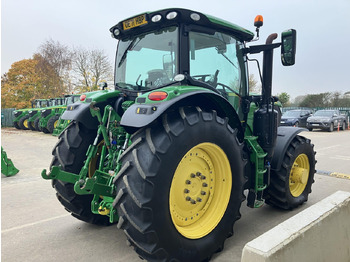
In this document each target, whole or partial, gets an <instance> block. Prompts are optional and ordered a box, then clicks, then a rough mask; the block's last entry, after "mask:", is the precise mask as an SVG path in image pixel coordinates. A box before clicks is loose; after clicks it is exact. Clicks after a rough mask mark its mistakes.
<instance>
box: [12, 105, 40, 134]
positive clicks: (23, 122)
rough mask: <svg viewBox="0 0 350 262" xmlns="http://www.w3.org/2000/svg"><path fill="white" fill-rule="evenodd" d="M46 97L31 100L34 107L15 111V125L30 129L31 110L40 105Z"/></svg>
mask: <svg viewBox="0 0 350 262" xmlns="http://www.w3.org/2000/svg"><path fill="white" fill-rule="evenodd" d="M42 100H44V99H35V100H33V101H32V102H31V104H32V108H24V109H18V110H15V111H13V115H14V117H15V119H14V120H13V125H14V127H15V128H17V129H23V130H28V129H29V123H28V119H29V111H31V110H33V108H36V107H37V106H38V105H40V103H41V101H42Z"/></svg>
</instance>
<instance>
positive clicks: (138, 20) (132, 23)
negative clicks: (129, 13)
mask: <svg viewBox="0 0 350 262" xmlns="http://www.w3.org/2000/svg"><path fill="white" fill-rule="evenodd" d="M147 23H148V22H147V20H146V15H145V14H143V15H139V16H136V17H134V18H131V19H129V20H126V21H124V22H123V28H124V30H129V29H131V28H134V27H138V26H140V25H145V24H147Z"/></svg>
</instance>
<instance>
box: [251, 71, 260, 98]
mask: <svg viewBox="0 0 350 262" xmlns="http://www.w3.org/2000/svg"><path fill="white" fill-rule="evenodd" d="M248 85H249V92H250V93H256V94H260V93H261V86H260V85H259V86H258V81H257V80H256V79H255V78H254V75H253V74H250V75H249V83H248Z"/></svg>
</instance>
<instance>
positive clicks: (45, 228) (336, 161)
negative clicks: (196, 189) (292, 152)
mask: <svg viewBox="0 0 350 262" xmlns="http://www.w3.org/2000/svg"><path fill="white" fill-rule="evenodd" d="M303 135H305V136H307V137H309V138H311V139H312V141H313V143H314V144H315V149H316V151H317V155H316V157H317V160H318V163H317V166H316V168H317V169H318V170H320V174H319V173H318V174H316V175H315V184H314V185H313V192H312V194H311V195H310V198H309V201H308V202H307V203H306V204H304V205H303V206H301V207H300V208H298V209H296V210H293V211H289V212H286V211H281V210H277V209H274V208H271V207H269V206H267V205H266V206H264V207H262V208H260V209H250V208H248V207H246V205H245V203H243V206H242V209H241V213H242V218H241V219H240V220H239V221H238V222H237V223H236V224H235V228H234V231H235V235H234V236H233V237H231V238H229V239H228V240H227V241H226V242H225V249H224V251H223V252H221V253H219V254H217V255H215V256H214V257H213V261H215V262H221V261H237V262H238V261H240V257H241V252H242V249H243V247H244V245H245V244H246V243H247V242H249V241H250V240H252V239H254V238H255V237H257V236H259V235H260V234H262V233H264V232H265V231H267V230H269V229H271V228H272V227H274V226H276V225H277V224H279V223H280V222H282V221H284V220H286V219H288V218H289V217H291V216H293V215H294V214H296V213H298V212H300V211H301V210H303V209H305V208H307V207H309V206H310V205H312V204H314V203H316V202H318V201H320V200H321V199H323V198H325V197H327V196H329V195H330V194H332V193H334V192H335V191H338V190H343V191H349V192H350V179H347V177H348V176H343V177H345V178H336V177H332V176H329V175H326V174H330V173H332V172H337V173H341V174H345V175H348V174H350V164H349V163H350V162H349V160H350V150H349V149H350V139H349V138H350V131H345V132H344V131H342V132H333V133H328V132H321V131H313V132H306V133H303ZM56 142H57V138H56V137H53V136H50V135H45V134H43V133H38V132H32V131H20V130H15V129H2V131H1V145H2V146H3V147H4V149H5V151H6V152H7V154H8V157H9V158H11V159H12V160H13V162H14V164H15V166H16V167H17V168H18V169H20V172H19V173H18V174H17V175H15V176H13V177H5V176H3V175H1V200H2V201H1V202H2V203H1V204H2V206H1V248H2V252H1V258H2V261H6V262H12V261H28V262H30V261H33V262H34V261H35V262H43V261H55V262H60V261H65V262H66V261H85V262H90V261H91V262H92V261H131V262H133V261H135V262H136V261H141V260H140V259H139V258H138V256H137V255H136V253H135V252H134V251H133V250H132V248H129V247H127V245H126V238H125V236H124V233H123V232H122V231H121V230H118V229H117V228H116V226H110V227H98V226H93V225H89V224H86V223H83V222H80V221H78V220H77V219H75V218H73V217H71V216H70V215H69V214H68V213H67V212H66V211H65V210H64V209H63V208H62V206H61V205H60V204H59V202H58V201H57V199H56V197H55V192H54V190H53V188H52V187H51V185H50V182H49V181H45V180H43V179H41V176H40V173H41V170H42V169H43V168H48V167H49V165H50V162H51V150H52V148H53V146H54V145H55V143H56Z"/></svg>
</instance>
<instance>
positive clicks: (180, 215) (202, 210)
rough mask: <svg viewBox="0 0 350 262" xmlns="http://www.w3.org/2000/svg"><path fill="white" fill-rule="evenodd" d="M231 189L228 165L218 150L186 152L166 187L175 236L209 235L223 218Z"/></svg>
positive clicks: (207, 146) (197, 148)
mask: <svg viewBox="0 0 350 262" xmlns="http://www.w3.org/2000/svg"><path fill="white" fill-rule="evenodd" d="M231 188H232V177H231V167H230V162H229V160H228V158H227V156H226V154H225V152H224V151H223V150H222V149H221V148H220V147H218V146H217V145H215V144H212V143H202V144H198V145H197V146H195V147H193V148H192V149H191V150H189V151H188V152H187V153H186V154H185V155H184V157H183V158H182V159H181V161H180V163H179V165H178V166H177V168H176V171H175V174H174V177H173V180H172V183H171V187H170V195H169V208H170V214H171V218H172V221H173V224H174V225H175V227H176V229H177V230H178V232H179V233H180V234H181V235H183V236H185V237H187V238H190V239H198V238H201V237H204V236H206V235H207V234H209V233H210V232H211V231H212V230H213V229H214V228H215V227H216V226H217V225H218V224H219V222H220V221H221V219H222V217H223V216H224V214H225V211H226V209H227V205H228V203H229V200H230V195H231Z"/></svg>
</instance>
